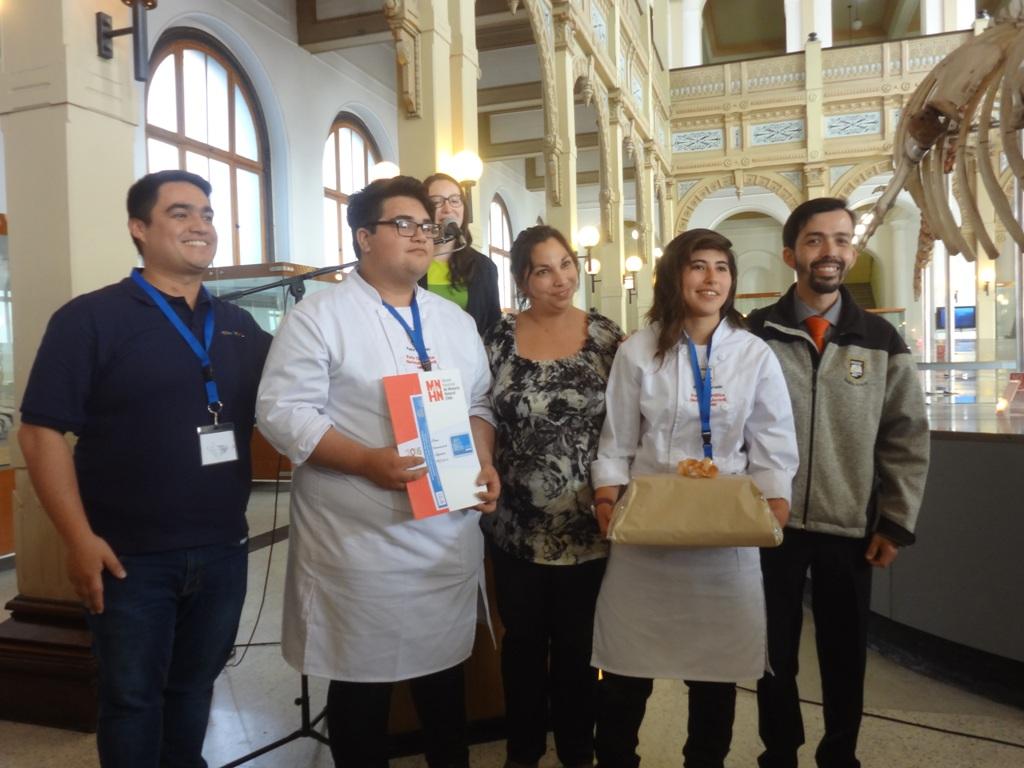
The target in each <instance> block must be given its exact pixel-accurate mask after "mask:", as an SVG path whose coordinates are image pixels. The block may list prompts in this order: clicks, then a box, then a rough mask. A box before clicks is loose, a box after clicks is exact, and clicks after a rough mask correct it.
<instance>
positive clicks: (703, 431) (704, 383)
mask: <svg viewBox="0 0 1024 768" xmlns="http://www.w3.org/2000/svg"><path fill="white" fill-rule="evenodd" d="M686 343H687V344H688V345H689V346H690V367H691V368H692V369H693V386H694V387H695V388H696V390H697V405H698V407H699V408H700V436H701V439H702V440H703V441H704V457H705V458H708V459H710V458H712V455H711V339H708V364H707V367H706V368H705V369H704V376H703V377H702V376H701V375H700V362H699V361H698V360H697V348H696V347H695V346H694V345H693V340H692V339H690V338H689V337H687V339H686Z"/></svg>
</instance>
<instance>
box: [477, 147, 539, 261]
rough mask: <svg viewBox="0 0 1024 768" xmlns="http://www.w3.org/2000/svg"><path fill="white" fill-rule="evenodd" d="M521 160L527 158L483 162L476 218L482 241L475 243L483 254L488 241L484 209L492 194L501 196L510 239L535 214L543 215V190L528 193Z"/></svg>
mask: <svg viewBox="0 0 1024 768" xmlns="http://www.w3.org/2000/svg"><path fill="white" fill-rule="evenodd" d="M524 162H531V161H529V160H526V161H524V160H508V161H498V162H493V163H487V164H486V165H484V173H483V176H481V177H480V207H481V209H482V210H481V211H480V212H479V213H477V214H476V220H477V221H479V222H480V228H481V230H482V232H483V240H482V241H481V242H480V243H477V245H478V246H479V249H478V250H480V251H482V252H484V253H486V251H487V242H488V232H487V229H488V218H487V210H488V208H489V206H490V204H491V200H493V199H494V195H495V194H499V195H501V199H502V200H504V201H505V205H506V207H507V208H508V217H509V220H510V222H511V224H512V239H513V240H515V237H516V235H517V234H519V232H521V231H522V230H524V229H526V228H527V227H532V226H533V225H534V224H536V223H537V217H538V216H541V217H543V216H544V193H543V192H530V191H529V190H528V189H527V188H526V177H525V167H524V165H523V163H524Z"/></svg>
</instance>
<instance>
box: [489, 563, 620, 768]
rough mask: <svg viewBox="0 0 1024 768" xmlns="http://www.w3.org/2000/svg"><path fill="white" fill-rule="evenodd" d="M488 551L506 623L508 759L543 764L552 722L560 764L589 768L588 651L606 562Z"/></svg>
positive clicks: (592, 675) (592, 677)
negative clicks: (558, 561) (550, 561)
mask: <svg viewBox="0 0 1024 768" xmlns="http://www.w3.org/2000/svg"><path fill="white" fill-rule="evenodd" d="M490 551H491V558H492V563H493V565H494V586H495V592H496V595H497V598H498V613H499V615H500V616H501V621H502V623H503V624H504V625H505V634H504V636H503V637H502V642H501V677H502V682H503V684H504V688H505V721H506V724H507V727H508V759H509V760H511V761H513V762H516V763H522V764H524V765H533V764H535V763H536V762H537V761H538V760H540V758H541V757H543V755H544V753H545V752H546V751H547V731H548V726H549V723H550V726H551V729H552V730H553V731H554V732H555V750H556V752H557V753H558V759H559V760H561V762H562V765H564V766H568V768H575V766H581V765H587V766H589V765H592V764H593V761H594V717H595V709H596V705H595V690H594V688H595V685H596V683H597V670H595V669H594V668H593V667H591V666H590V653H591V647H592V642H593V635H594V606H595V604H596V603H597V593H598V591H599V590H600V588H601V578H602V576H603V575H604V568H605V562H606V561H605V559H604V558H599V559H597V560H590V561H587V562H585V563H582V564H580V565H540V564H537V563H532V562H529V561H526V560H521V559H519V558H516V557H513V556H511V555H509V554H507V553H506V552H504V551H503V550H501V549H500V548H499V547H496V546H492V547H491V548H490ZM549 714H550V718H549Z"/></svg>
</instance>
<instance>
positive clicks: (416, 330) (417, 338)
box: [381, 293, 430, 371]
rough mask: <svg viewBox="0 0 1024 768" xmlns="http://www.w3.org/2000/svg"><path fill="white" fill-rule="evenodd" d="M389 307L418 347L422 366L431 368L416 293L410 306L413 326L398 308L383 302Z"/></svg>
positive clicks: (389, 310)
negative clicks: (406, 320) (410, 325)
mask: <svg viewBox="0 0 1024 768" xmlns="http://www.w3.org/2000/svg"><path fill="white" fill-rule="evenodd" d="M381 303H382V304H383V305H384V306H385V307H387V310H388V312H390V313H391V315H392V316H393V317H394V318H395V320H397V321H398V322H399V323H400V324H401V326H402V327H403V328H404V329H405V332H406V333H407V334H408V336H409V341H411V342H412V345H413V346H414V347H416V354H417V355H418V356H419V358H420V366H421V367H422V368H423V370H424V371H429V370H430V355H428V354H427V345H426V343H425V342H424V341H423V325H422V324H421V323H420V308H419V305H418V304H417V303H416V294H415V293H413V295H412V303H411V304H410V305H409V308H410V309H411V310H412V328H410V327H409V324H408V323H407V322H405V318H404V317H402V315H401V314H400V313H399V311H398V310H397V309H395V308H394V307H393V306H391V305H390V304H388V303H387V302H386V301H382V302H381Z"/></svg>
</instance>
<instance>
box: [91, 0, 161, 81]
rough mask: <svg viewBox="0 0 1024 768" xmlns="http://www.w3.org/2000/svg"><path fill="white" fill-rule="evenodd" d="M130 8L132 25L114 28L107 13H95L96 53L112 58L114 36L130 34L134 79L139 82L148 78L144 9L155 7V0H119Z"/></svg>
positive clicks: (147, 50) (105, 57)
mask: <svg viewBox="0 0 1024 768" xmlns="http://www.w3.org/2000/svg"><path fill="white" fill-rule="evenodd" d="M121 2H122V3H124V4H125V5H127V6H128V7H130V8H131V9H132V25H131V26H130V27H121V28H120V29H114V21H113V19H112V18H111V17H110V14H109V13H103V12H102V11H99V12H97V13H96V55H97V56H99V57H100V58H101V59H112V58H114V38H115V37H120V36H121V35H131V36H132V56H133V59H134V61H135V79H136V80H138V81H139V82H140V83H144V82H146V80H148V79H149V41H148V39H147V35H146V11H151V10H153V9H154V8H156V4H157V0H121Z"/></svg>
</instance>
